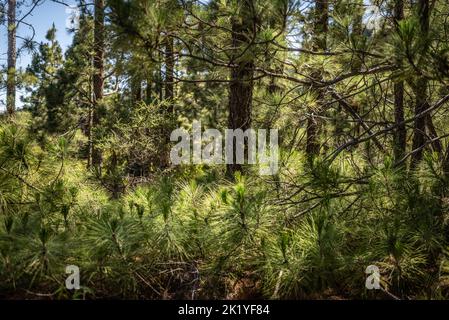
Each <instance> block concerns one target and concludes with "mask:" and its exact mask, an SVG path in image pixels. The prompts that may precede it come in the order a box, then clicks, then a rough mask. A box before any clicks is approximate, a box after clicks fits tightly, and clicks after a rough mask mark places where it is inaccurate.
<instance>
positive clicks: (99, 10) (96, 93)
mask: <svg viewBox="0 0 449 320" xmlns="http://www.w3.org/2000/svg"><path fill="white" fill-rule="evenodd" d="M104 32H105V30H104V0H95V12H94V59H93V60H94V63H93V64H94V74H93V81H92V82H93V109H92V121H91V128H90V130H91V131H92V130H93V128H95V126H97V125H98V124H99V123H100V110H99V109H100V104H101V101H102V99H103V89H104V36H105V35H104ZM90 143H91V144H92V145H91V146H90V150H91V152H92V155H91V158H92V165H93V166H95V167H97V168H99V169H100V168H101V162H102V155H101V151H100V150H99V149H98V148H97V147H96V143H95V138H94V137H93V136H92V134H91V142H90Z"/></svg>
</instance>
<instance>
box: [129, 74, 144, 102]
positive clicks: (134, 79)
mask: <svg viewBox="0 0 449 320" xmlns="http://www.w3.org/2000/svg"><path fill="white" fill-rule="evenodd" d="M131 98H132V102H133V103H138V102H140V101H142V81H141V80H140V78H139V76H137V75H133V76H131Z"/></svg>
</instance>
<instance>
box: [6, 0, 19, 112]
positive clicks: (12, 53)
mask: <svg viewBox="0 0 449 320" xmlns="http://www.w3.org/2000/svg"><path fill="white" fill-rule="evenodd" d="M16 59H17V52H16V0H8V74H7V79H6V110H7V113H8V115H13V114H14V113H15V110H16Z"/></svg>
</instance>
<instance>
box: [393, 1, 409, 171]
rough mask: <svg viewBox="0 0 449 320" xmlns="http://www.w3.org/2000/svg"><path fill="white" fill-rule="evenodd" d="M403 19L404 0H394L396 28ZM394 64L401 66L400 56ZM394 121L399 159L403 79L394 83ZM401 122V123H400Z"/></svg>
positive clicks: (402, 149)
mask: <svg viewBox="0 0 449 320" xmlns="http://www.w3.org/2000/svg"><path fill="white" fill-rule="evenodd" d="M403 19H404V0H395V4H394V23H395V27H396V30H398V27H399V23H400V21H401V20H403ZM396 66H397V68H398V69H399V70H400V69H401V67H402V61H401V58H399V57H396ZM393 91H394V121H395V123H396V125H397V129H396V132H395V135H394V146H393V149H394V160H395V162H399V161H401V159H402V158H403V157H404V155H405V150H406V140H407V129H406V126H405V124H404V123H403V122H404V81H403V80H400V81H397V82H395V83H394V87H393ZM401 123H402V124H401Z"/></svg>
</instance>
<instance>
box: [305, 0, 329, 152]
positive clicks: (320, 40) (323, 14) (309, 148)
mask: <svg viewBox="0 0 449 320" xmlns="http://www.w3.org/2000/svg"><path fill="white" fill-rule="evenodd" d="M328 15H329V3H328V0H316V1H315V9H314V28H313V29H314V30H313V40H312V41H313V50H315V51H325V50H326V48H327V41H326V38H327V31H328V19H329V16H328ZM312 78H313V79H315V80H321V78H322V75H321V71H319V70H318V71H316V72H314V74H313V75H312ZM314 90H315V91H316V92H317V105H318V111H314V110H310V114H309V117H308V118H307V129H306V134H307V138H306V153H307V155H308V156H315V155H317V154H318V153H319V150H320V145H319V143H318V126H319V118H318V117H316V113H319V111H320V110H319V107H320V105H322V104H323V100H324V92H323V90H321V89H319V88H315V89H314Z"/></svg>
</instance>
